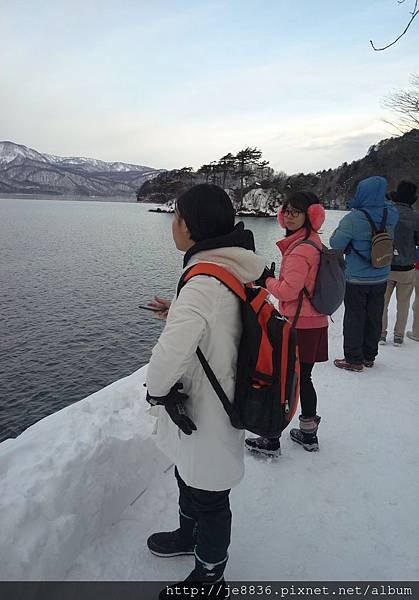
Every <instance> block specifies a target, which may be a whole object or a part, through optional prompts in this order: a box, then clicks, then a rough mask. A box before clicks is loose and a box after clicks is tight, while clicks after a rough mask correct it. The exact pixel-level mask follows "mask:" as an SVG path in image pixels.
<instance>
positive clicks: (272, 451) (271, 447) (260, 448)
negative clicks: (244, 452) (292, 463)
mask: <svg viewBox="0 0 419 600" xmlns="http://www.w3.org/2000/svg"><path fill="white" fill-rule="evenodd" d="M244 444H245V446H246V448H247V449H248V450H250V452H254V453H255V454H262V455H264V456H273V457H276V456H279V455H280V454H281V444H280V441H279V438H278V437H275V438H266V437H257V438H246V440H245V441H244Z"/></svg>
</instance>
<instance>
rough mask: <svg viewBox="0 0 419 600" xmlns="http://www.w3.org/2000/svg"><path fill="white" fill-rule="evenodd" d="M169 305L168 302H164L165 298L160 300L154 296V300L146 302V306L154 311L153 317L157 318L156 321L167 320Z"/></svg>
mask: <svg viewBox="0 0 419 600" xmlns="http://www.w3.org/2000/svg"><path fill="white" fill-rule="evenodd" d="M170 305H171V302H170V300H165V298H160V297H159V296H154V300H153V301H152V302H148V304H147V306H149V307H150V308H152V309H153V310H155V311H156V312H155V313H154V315H155V316H156V317H157V319H166V318H167V313H168V312H169V308H170Z"/></svg>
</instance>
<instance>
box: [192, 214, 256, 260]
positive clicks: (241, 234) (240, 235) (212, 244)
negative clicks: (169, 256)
mask: <svg viewBox="0 0 419 600" xmlns="http://www.w3.org/2000/svg"><path fill="white" fill-rule="evenodd" d="M234 246H237V247H239V248H244V249H245V250H252V251H253V252H254V251H255V240H254V238H253V233H252V232H251V231H250V229H245V228H244V223H243V222H242V221H240V222H239V223H237V225H236V226H235V227H234V229H233V231H232V232H231V233H228V234H227V235H222V236H220V237H216V238H210V239H208V240H202V241H201V242H197V243H196V244H194V245H193V246H192V248H189V250H188V251H187V252H186V253H185V256H184V257H183V268H185V267H186V266H187V265H188V263H189V261H190V259H191V258H192V256H193V255H194V254H196V253H197V252H202V251H203V250H214V249H216V248H232V247H234Z"/></svg>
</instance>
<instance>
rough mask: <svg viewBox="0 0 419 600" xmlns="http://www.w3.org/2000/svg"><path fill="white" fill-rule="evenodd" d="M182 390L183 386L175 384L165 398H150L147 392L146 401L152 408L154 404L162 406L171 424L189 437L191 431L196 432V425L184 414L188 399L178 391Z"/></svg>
mask: <svg viewBox="0 0 419 600" xmlns="http://www.w3.org/2000/svg"><path fill="white" fill-rule="evenodd" d="M182 388H183V385H182V384H181V383H179V382H178V383H175V385H174V386H173V387H172V388H171V390H170V392H169V393H168V394H166V396H150V394H149V393H148V392H147V395H146V400H147V402H148V403H149V404H151V405H152V406H155V405H156V404H160V405H162V406H164V407H165V409H166V412H167V414H168V415H169V417H170V418H171V419H172V421H173V423H175V425H177V426H178V427H179V429H181V430H182V431H183V433H184V434H186V435H191V433H192V432H193V431H196V425H195V423H194V422H193V421H192V419H190V418H189V417H188V415H187V413H186V410H185V400H187V399H188V396H187V394H184V393H183V392H181V391H180V390H181V389H182Z"/></svg>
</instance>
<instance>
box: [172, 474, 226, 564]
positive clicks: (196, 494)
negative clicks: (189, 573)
mask: <svg viewBox="0 0 419 600" xmlns="http://www.w3.org/2000/svg"><path fill="white" fill-rule="evenodd" d="M175 477H176V479H177V483H178V486H179V509H180V511H181V513H182V514H183V515H185V516H187V517H189V518H192V519H195V521H196V523H197V537H196V546H195V553H196V556H197V558H198V559H199V560H201V561H202V562H206V563H212V564H216V563H219V562H222V561H224V560H227V549H228V547H229V545H230V535H231V511H230V500H229V494H230V490H223V491H221V492H210V491H207V490H200V489H197V488H193V487H190V486H189V485H186V483H185V482H184V481H183V479H182V478H181V477H180V475H179V473H178V470H177V469H176V468H175Z"/></svg>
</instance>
